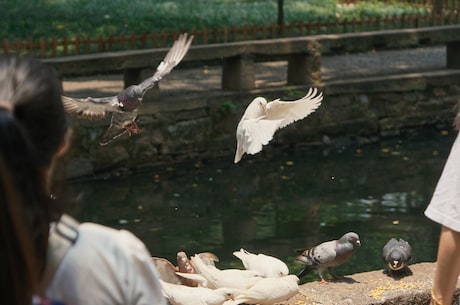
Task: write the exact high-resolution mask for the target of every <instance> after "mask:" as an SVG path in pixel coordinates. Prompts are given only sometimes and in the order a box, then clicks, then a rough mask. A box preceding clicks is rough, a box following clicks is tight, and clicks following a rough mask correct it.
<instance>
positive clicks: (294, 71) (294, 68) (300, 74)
mask: <svg viewBox="0 0 460 305" xmlns="http://www.w3.org/2000/svg"><path fill="white" fill-rule="evenodd" d="M320 81H321V51H320V46H319V44H318V42H317V41H312V43H311V45H310V46H309V48H308V51H307V52H305V53H296V54H291V55H289V56H288V69H287V83H288V85H302V84H316V83H318V82H320Z"/></svg>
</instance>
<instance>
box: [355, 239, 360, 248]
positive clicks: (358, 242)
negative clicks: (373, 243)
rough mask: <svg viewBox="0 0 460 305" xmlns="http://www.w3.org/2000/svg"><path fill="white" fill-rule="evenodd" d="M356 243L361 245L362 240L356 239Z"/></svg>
mask: <svg viewBox="0 0 460 305" xmlns="http://www.w3.org/2000/svg"><path fill="white" fill-rule="evenodd" d="M356 245H357V246H358V247H361V241H360V240H359V239H358V240H357V241H356Z"/></svg>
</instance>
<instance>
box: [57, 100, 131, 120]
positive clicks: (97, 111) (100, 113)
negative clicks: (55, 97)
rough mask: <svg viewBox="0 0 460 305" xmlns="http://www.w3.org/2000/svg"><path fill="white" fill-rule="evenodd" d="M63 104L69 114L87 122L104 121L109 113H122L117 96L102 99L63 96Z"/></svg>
mask: <svg viewBox="0 0 460 305" xmlns="http://www.w3.org/2000/svg"><path fill="white" fill-rule="evenodd" d="M62 103H63V105H64V109H65V110H66V111H67V112H68V113H70V114H73V115H76V116H78V117H79V118H83V119H87V120H99V119H104V118H105V117H106V116H107V115H108V114H109V113H116V112H122V110H121V109H120V107H121V104H120V103H119V102H118V99H117V96H110V97H102V98H94V97H87V98H72V97H68V96H62Z"/></svg>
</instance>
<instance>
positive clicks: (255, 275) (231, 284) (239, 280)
mask: <svg viewBox="0 0 460 305" xmlns="http://www.w3.org/2000/svg"><path fill="white" fill-rule="evenodd" d="M191 261H192V264H193V266H194V267H195V270H196V271H197V272H198V273H199V274H201V275H202V276H203V277H205V278H206V280H207V281H208V287H209V288H211V289H217V288H223V287H228V288H235V289H247V288H249V287H251V286H252V285H254V283H256V282H257V281H259V280H260V279H262V277H261V276H260V274H259V272H257V271H254V270H240V269H224V270H220V269H218V268H216V267H214V266H211V265H206V264H205V263H204V262H203V260H202V259H201V258H200V256H199V255H195V256H193V257H192V258H191Z"/></svg>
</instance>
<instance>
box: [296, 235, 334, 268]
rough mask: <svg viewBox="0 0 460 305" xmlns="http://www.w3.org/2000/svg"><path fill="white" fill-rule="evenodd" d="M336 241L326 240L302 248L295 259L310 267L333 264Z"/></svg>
mask: <svg viewBox="0 0 460 305" xmlns="http://www.w3.org/2000/svg"><path fill="white" fill-rule="evenodd" d="M336 244H337V241H335V240H331V241H326V242H324V243H321V244H319V245H317V246H316V247H313V248H310V249H306V250H303V252H302V253H301V255H300V256H298V257H297V261H298V262H299V263H302V264H304V265H306V266H310V267H312V268H314V267H317V266H333V265H335V259H336V257H337V252H336V249H335V248H336Z"/></svg>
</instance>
